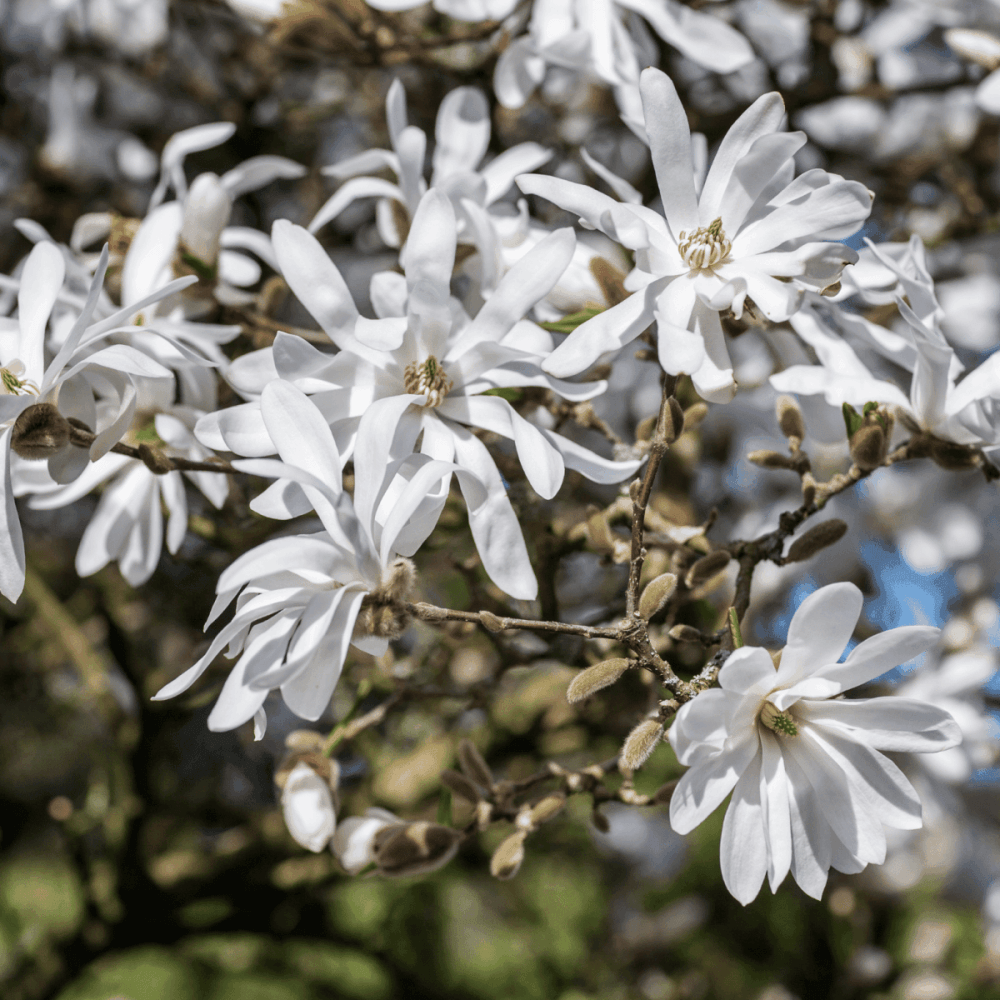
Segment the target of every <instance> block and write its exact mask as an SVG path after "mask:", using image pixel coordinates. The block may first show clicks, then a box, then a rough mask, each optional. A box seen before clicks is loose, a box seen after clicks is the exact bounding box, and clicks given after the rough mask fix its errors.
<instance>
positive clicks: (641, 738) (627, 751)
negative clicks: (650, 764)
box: [621, 719, 663, 771]
mask: <svg viewBox="0 0 1000 1000" xmlns="http://www.w3.org/2000/svg"><path fill="white" fill-rule="evenodd" d="M662 737H663V726H662V725H661V724H660V722H659V721H658V720H657V719H644V720H643V721H642V722H640V723H639V725H638V726H636V727H635V729H633V730H632V732H630V733H629V734H628V736H626V737H625V743H624V744H623V745H622V756H621V764H622V767H623V768H626V769H628V770H629V771H635V770H637V769H638V768H640V767H642V765H643V764H645V763H646V761H647V760H649V755H650V754H651V753H652V752H653V751H654V750H655V749H656V747H657V744H659V742H660V739H661V738H662Z"/></svg>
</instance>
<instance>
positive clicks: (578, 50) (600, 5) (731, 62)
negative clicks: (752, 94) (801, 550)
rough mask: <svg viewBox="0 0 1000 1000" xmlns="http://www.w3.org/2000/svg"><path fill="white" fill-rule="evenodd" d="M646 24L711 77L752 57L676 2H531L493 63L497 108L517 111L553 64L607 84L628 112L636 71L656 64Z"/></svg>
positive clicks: (721, 27) (702, 15)
mask: <svg viewBox="0 0 1000 1000" xmlns="http://www.w3.org/2000/svg"><path fill="white" fill-rule="evenodd" d="M643 19H645V20H643ZM646 22H648V23H649V25H651V26H652V28H653V30H654V31H655V32H656V33H657V34H658V35H659V36H660V37H661V38H662V39H663V40H664V41H665V42H667V43H668V44H670V45H672V46H673V47H674V48H676V49H678V50H679V51H680V52H681V53H682V54H683V55H685V56H687V57H688V58H689V59H691V60H693V61H694V62H696V63H698V64H699V65H701V66H704V67H706V68H707V69H711V70H713V71H714V72H716V73H731V72H733V71H734V70H737V69H739V68H740V67H741V66H745V65H747V64H748V63H749V62H751V60H752V59H753V49H752V48H751V47H750V44H749V43H748V42H747V40H746V39H745V38H744V37H743V36H742V35H741V34H740V33H739V32H738V31H737V30H736V29H735V28H733V27H731V26H730V25H728V24H726V22H725V21H723V20H721V19H719V18H718V17H715V16H714V15H713V14H710V13H708V12H707V11H696V10H692V9H691V8H690V7H685V6H684V5H683V4H681V3H679V2H677V0H535V3H534V5H533V6H532V9H531V20H530V21H529V22H528V32H527V34H525V35H522V36H521V37H520V38H517V39H515V40H514V41H513V42H512V43H511V44H510V45H509V46H507V48H506V49H505V50H504V51H503V52H502V53H501V54H500V58H499V59H498V60H497V66H496V72H495V74H494V77H493V89H494V90H495V91H496V95H497V99H498V100H499V101H500V103H501V104H502V105H504V107H508V108H519V107H521V106H522V105H523V104H524V103H525V101H527V99H528V98H529V97H530V96H531V94H532V92H533V91H534V89H535V88H536V87H537V86H538V85H539V84H540V83H541V82H542V80H543V79H544V77H545V69H546V66H560V67H564V68H566V69H572V70H577V71H579V72H581V73H585V74H586V75H587V76H589V77H592V78H594V79H597V80H600V81H602V82H604V83H606V84H608V85H610V86H612V87H614V88H615V89H616V92H617V95H618V98H619V102H620V103H621V104H622V106H623V107H624V108H626V109H628V108H633V107H635V105H636V104H637V103H638V102H637V101H636V100H635V97H634V95H635V91H636V88H637V86H638V83H639V73H640V71H641V70H642V68H643V66H648V65H649V64H650V63H651V62H655V61H656V59H657V51H656V49H657V46H656V42H655V41H654V40H653V39H652V38H651V36H650V34H649V31H648V29H647V27H646Z"/></svg>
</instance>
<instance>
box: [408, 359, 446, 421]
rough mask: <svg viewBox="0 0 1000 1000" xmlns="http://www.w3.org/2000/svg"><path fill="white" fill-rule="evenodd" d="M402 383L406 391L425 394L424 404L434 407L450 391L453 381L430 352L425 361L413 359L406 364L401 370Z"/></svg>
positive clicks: (438, 404)
mask: <svg viewBox="0 0 1000 1000" xmlns="http://www.w3.org/2000/svg"><path fill="white" fill-rule="evenodd" d="M403 385H404V386H405V387H406V391H407V392H409V393H413V395H420V394H423V395H425V396H426V397H427V403H426V405H427V406H430V407H433V408H436V407H438V406H440V405H441V404H442V403H443V402H444V398H445V396H447V395H448V393H449V392H451V389H452V386H453V385H454V382H452V380H451V379H450V378H448V376H447V375H446V374H445V371H444V369H443V368H442V367H441V363H440V362H439V361H438V359H437V358H435V357H434V355H433V354H432V355H431V356H430V357H429V358H427V360H426V361H423V362H418V361H414V362H413V363H412V364H409V365H407V366H406V371H405V372H403Z"/></svg>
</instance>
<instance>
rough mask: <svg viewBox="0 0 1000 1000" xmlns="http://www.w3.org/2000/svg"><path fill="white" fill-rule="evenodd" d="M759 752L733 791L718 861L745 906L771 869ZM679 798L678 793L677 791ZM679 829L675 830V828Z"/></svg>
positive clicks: (723, 876) (738, 898)
mask: <svg viewBox="0 0 1000 1000" xmlns="http://www.w3.org/2000/svg"><path fill="white" fill-rule="evenodd" d="M760 792H761V758H760V751H758V752H757V754H756V755H755V756H754V758H753V760H751V761H750V763H749V764H748V765H747V768H746V770H745V771H744V772H743V774H742V775H741V776H740V780H739V781H738V782H737V783H736V786H735V788H733V799H732V802H730V803H729V808H728V809H727V810H726V818H725V819H724V820H723V821H722V839H721V840H720V842H719V859H720V861H721V864H722V879H723V881H724V882H725V883H726V888H727V889H728V890H729V891H730V892H731V893H732V894H733V896H734V897H735V898H736V899H737V900H738V901H739V902H740V903H742V904H743V905H744V906H746V905H747V904H748V903H751V902H753V900H754V899H755V898H756V896H757V893H758V892H760V887H761V885H762V884H763V882H764V875H765V874H766V873H767V868H768V864H767V862H768V857H767V855H768V851H767V838H766V836H765V833H764V811H763V808H762V806H761V796H760ZM674 795H675V796H676V795H677V792H676V791H675V792H674ZM675 829H676V827H675Z"/></svg>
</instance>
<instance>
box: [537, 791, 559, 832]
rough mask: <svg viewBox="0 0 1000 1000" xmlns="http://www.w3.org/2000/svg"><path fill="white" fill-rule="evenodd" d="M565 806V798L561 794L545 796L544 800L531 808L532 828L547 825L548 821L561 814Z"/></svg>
mask: <svg viewBox="0 0 1000 1000" xmlns="http://www.w3.org/2000/svg"><path fill="white" fill-rule="evenodd" d="M565 805H566V796H565V795H564V794H563V793H562V792H553V793H552V794H551V795H546V796H545V798H544V799H540V800H539V801H538V802H536V803H535V804H534V805H533V806H532V807H531V824H532V826H539V825H540V824H542V823H548V821H549V820H550V819H552V818H553V817H554V816H558V815H559V813H561V812H562V810H563V806H565Z"/></svg>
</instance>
